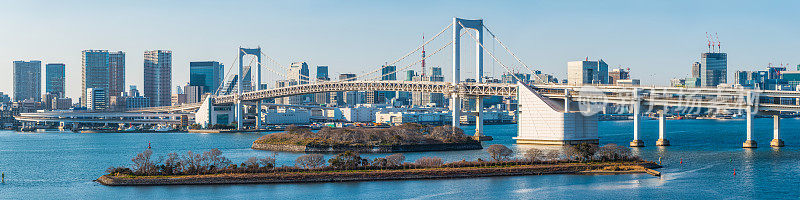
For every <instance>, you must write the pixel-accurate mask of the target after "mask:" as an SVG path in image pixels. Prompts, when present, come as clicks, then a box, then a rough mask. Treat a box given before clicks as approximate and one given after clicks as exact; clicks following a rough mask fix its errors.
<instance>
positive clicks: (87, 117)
mask: <svg viewBox="0 0 800 200" xmlns="http://www.w3.org/2000/svg"><path fill="white" fill-rule="evenodd" d="M182 116H187V117H188V118H189V119H188V120H190V121H192V120H194V119H193V118H194V116H192V115H191V114H190V115H187V114H160V113H159V114H155V113H130V112H88V111H87V112H60V111H46V112H35V113H20V115H19V116H15V117H14V118H15V119H16V120H19V121H22V122H64V123H108V124H123V123H124V124H180V123H181V117H182Z"/></svg>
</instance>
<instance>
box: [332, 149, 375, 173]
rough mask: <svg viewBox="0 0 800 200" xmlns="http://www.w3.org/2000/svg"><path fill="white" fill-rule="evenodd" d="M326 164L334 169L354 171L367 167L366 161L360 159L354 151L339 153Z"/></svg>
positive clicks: (367, 162)
mask: <svg viewBox="0 0 800 200" xmlns="http://www.w3.org/2000/svg"><path fill="white" fill-rule="evenodd" d="M328 163H330V164H331V167H333V168H335V169H355V168H357V167H361V166H367V165H369V161H368V160H367V159H364V158H361V156H360V155H358V153H356V152H354V151H345V152H344V153H340V154H338V155H336V156H334V157H333V158H331V159H330V160H328Z"/></svg>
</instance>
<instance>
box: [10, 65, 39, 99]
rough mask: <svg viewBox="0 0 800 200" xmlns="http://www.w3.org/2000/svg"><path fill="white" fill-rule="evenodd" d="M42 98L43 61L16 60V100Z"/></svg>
mask: <svg viewBox="0 0 800 200" xmlns="http://www.w3.org/2000/svg"><path fill="white" fill-rule="evenodd" d="M41 98H42V61H38V60H31V61H28V62H26V61H14V101H22V100H27V99H31V100H33V101H36V102H39V101H41Z"/></svg>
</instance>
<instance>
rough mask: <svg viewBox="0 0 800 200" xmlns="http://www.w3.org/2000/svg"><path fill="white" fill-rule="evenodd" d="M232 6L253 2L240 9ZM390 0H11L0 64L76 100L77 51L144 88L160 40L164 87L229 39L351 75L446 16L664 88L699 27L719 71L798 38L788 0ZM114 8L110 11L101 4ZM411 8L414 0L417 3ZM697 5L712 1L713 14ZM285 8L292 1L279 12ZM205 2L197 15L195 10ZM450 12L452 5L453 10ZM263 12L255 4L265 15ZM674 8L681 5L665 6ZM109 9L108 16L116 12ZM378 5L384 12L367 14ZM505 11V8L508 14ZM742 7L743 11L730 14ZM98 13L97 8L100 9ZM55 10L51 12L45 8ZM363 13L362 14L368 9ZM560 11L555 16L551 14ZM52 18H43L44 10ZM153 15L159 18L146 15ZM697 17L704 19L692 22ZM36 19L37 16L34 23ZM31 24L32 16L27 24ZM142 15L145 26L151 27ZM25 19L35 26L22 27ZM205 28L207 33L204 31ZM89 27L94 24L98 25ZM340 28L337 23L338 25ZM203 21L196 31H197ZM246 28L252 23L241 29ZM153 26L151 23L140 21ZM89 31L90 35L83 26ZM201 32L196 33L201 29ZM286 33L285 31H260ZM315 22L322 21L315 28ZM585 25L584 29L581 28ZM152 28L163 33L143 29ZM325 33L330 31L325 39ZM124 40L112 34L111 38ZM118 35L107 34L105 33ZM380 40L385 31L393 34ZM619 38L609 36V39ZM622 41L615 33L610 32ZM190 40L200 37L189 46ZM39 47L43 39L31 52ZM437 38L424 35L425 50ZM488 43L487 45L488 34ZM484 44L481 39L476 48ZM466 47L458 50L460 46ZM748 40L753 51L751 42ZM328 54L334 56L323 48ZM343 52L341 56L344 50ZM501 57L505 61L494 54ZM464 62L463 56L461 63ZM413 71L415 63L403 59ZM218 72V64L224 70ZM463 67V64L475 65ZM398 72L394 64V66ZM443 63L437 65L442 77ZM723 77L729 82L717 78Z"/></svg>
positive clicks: (228, 59) (533, 54) (524, 51)
mask: <svg viewBox="0 0 800 200" xmlns="http://www.w3.org/2000/svg"><path fill="white" fill-rule="evenodd" d="M239 4H252V5H253V6H248V7H249V8H241V9H243V10H238V9H240V7H239V6H237V5H239ZM352 4H359V5H360V6H358V9H359V11H363V12H349V11H352V9H356V8H350V7H351V5H352ZM414 4H415V3H410V4H400V3H393V2H344V3H330V2H313V3H312V2H291V3H289V2H247V1H242V2H198V3H196V4H188V3H183V2H166V3H162V4H158V6H156V7H155V8H154V9H152V10H151V11H148V12H139V11H140V10H139V9H141V8H142V7H145V6H152V5H153V4H150V3H147V2H97V3H93V4H91V5H88V6H87V7H86V8H85V9H87V10H88V11H95V12H93V13H92V12H87V13H92V15H103V16H104V17H103V18H98V19H97V20H98V21H99V23H100V24H113V23H102V22H108V21H113V20H127V19H128V18H134V19H137V20H141V21H131V20H127V21H126V22H129V23H130V26H126V27H122V28H120V29H110V28H109V27H111V25H100V26H97V25H94V26H95V28H91V26H89V27H87V24H82V23H79V22H80V20H78V19H80V18H81V17H86V16H87V14H81V13H73V12H61V11H57V10H54V11H53V12H44V13H39V14H38V15H36V16H34V15H31V13H25V11H31V10H32V9H43V10H53V9H55V8H61V7H65V8H73V7H74V6H76V5H82V4H80V3H76V2H38V1H32V2H20V3H16V4H14V5H9V6H4V7H3V8H0V11H2V12H0V13H2V14H0V16H3V17H6V18H12V19H15V20H13V21H12V20H10V21H4V22H0V23H1V24H2V25H4V26H6V27H19V28H20V29H19V30H26V31H25V32H4V33H0V42H3V43H4V44H7V45H6V47H7V48H4V49H2V50H0V51H2V52H0V60H6V63H7V64H4V65H0V67H2V69H6V70H10V69H11V67H12V61H15V60H41V61H42V62H43V63H64V64H65V66H66V74H67V77H66V86H67V88H66V93H67V95H66V96H67V97H70V98H73V100H75V101H77V97H79V96H80V95H79V94H80V92H81V91H80V89H79V88H80V86H79V84H78V83H79V81H80V66H81V63H80V52H81V51H82V50H87V49H113V50H121V51H123V52H126V53H127V54H128V55H127V58H126V65H127V66H126V67H125V70H126V72H125V74H126V77H125V78H126V82H125V84H126V85H137V86H139V87H143V81H142V80H143V77H142V74H143V72H142V70H143V62H142V61H143V60H144V58H143V57H142V56H143V55H142V54H143V52H145V51H147V50H154V49H166V50H172V51H173V52H175V55H174V56H175V57H174V59H173V66H172V74H173V75H174V76H173V80H172V83H171V86H172V87H174V86H181V85H183V84H184V83H186V82H188V81H189V73H188V72H189V62H191V61H206V60H213V61H218V62H220V63H222V64H224V65H225V66H226V68H228V67H230V66H234V65H233V64H234V63H233V60H235V59H234V58H235V56H236V52H234V51H236V48H237V47H239V46H242V47H255V46H261V47H262V48H264V52H265V54H268V55H269V56H270V57H273V58H275V59H276V60H277V61H278V62H280V63H281V64H283V65H284V66H288V65H289V64H290V63H291V62H307V63H309V65H311V66H317V65H327V66H330V69H329V73H330V75H331V76H336V75H337V74H342V73H356V74H359V73H362V72H365V71H371V70H373V69H375V68H376V67H380V65H381V64H384V62H387V61H392V60H394V59H396V58H398V57H400V56H402V55H403V54H405V53H407V52H408V51H410V50H411V49H412V48H414V47H416V46H417V45H418V44H419V43H420V42H421V37H420V34H422V33H423V32H424V33H425V35H428V36H432V35H433V34H434V32H436V31H438V30H440V29H441V28H442V26H444V25H446V23H447V21H448V19H449V18H451V17H452V16H464V17H467V18H483V19H485V20H487V26H489V27H490V28H493V29H497V32H499V33H503V34H502V35H499V37H500V38H501V39H502V40H504V41H507V42H508V43H510V44H514V45H512V46H511V48H512V49H513V50H514V51H515V52H517V54H518V55H519V56H520V57H521V58H522V60H524V61H526V63H527V64H529V65H531V66H533V67H534V68H535V69H537V70H542V71H543V72H544V73H548V74H553V75H555V76H556V77H557V78H559V79H563V78H566V65H567V64H566V63H567V62H569V61H575V60H583V58H584V57H589V59H591V60H599V59H603V60H605V61H606V62H607V63H608V64H609V67H611V68H616V67H619V66H622V67H623V68H627V67H630V68H631V76H632V77H633V78H639V79H642V80H643V81H644V82H643V83H642V84H658V85H668V83H669V80H670V79H672V78H680V77H690V73H691V70H690V69H691V65H692V63H693V62H695V61H697V60H699V59H700V58H699V55H700V53H703V52H705V51H706V46H705V42H706V38H705V36H704V35H703V33H704V32H716V33H719V36H720V41H721V42H722V50H723V52H726V53H728V54H729V55H730V56H729V58H728V72H729V73H728V74H727V75H728V80H733V79H732V76H733V74H732V73H731V72H735V71H738V70H757V69H762V68H764V67H765V66H766V65H767V64H768V63H773V65H779V63H789V68H790V69H794V66H795V65H797V64H798V63H797V62H798V61H797V60H796V59H795V58H794V57H793V56H794V55H792V54H791V53H792V52H793V51H792V47H795V46H798V45H800V41H798V40H797V39H795V38H793V35H796V33H798V32H800V31H799V30H798V28H797V27H794V26H789V25H791V24H792V20H791V19H792V17H791V12H790V11H791V10H790V8H792V7H796V6H792V5H796V4H797V3H796V2H767V3H758V4H754V3H747V2H730V3H729V2H728V1H726V4H724V5H721V4H719V3H715V2H688V1H679V2H656V3H638V2H603V3H596V2H568V3H556V2H524V3H521V5H511V4H507V5H499V4H488V3H481V2H463V3H462V4H461V5H455V7H456V8H458V9H451V7H450V6H451V5H450V4H449V3H445V2H433V3H425V2H417V3H416V4H418V5H425V7H422V6H412V5H414ZM110 7H114V8H118V9H116V10H114V9H111V10H109V9H108V8H110ZM419 7H422V8H419ZM707 7H715V8H719V9H717V10H718V11H712V12H693V11H705V8H707ZM289 8H292V9H289ZM581 8H586V9H588V8H591V9H596V10H608V11H614V12H616V13H606V14H604V15H600V16H598V15H595V14H592V12H568V13H561V12H563V10H566V9H577V10H580V9H581ZM294 9H303V10H308V11H309V15H308V16H299V17H297V18H292V19H285V18H281V19H285V20H276V21H267V20H270V19H272V18H274V17H275V16H282V15H286V14H288V13H287V12H289V11H287V10H294ZM412 9H413V10H420V9H421V10H422V13H424V14H419V15H408V16H405V15H404V16H403V17H392V15H391V14H392V13H401V12H407V11H409V10H412ZM210 10H214V11H215V12H214V13H232V12H235V11H236V12H238V13H234V14H231V15H230V16H228V15H225V16H223V15H208V14H203V12H200V11H210ZM452 10H459V11H452ZM265 11H266V12H265ZM674 11H680V12H674ZM117 13H119V14H117ZM376 13H388V14H386V15H373V14H376ZM509 13H514V14H509ZM741 13H746V14H744V15H741ZM334 14H335V15H336V16H338V17H339V19H340V20H337V21H335V22H331V21H326V20H319V19H321V18H320V16H325V15H334ZM105 15H108V16H105ZM54 16H58V17H54ZM367 16H370V17H367ZM552 16H559V17H552ZM45 18H47V19H53V20H52V21H44V20H43V19H45ZM186 18H197V20H192V22H191V23H179V22H181V21H182V20H183V19H186ZM241 18H248V19H250V18H253V19H256V20H254V21H256V22H258V21H263V22H262V23H263V24H270V25H271V26H270V28H264V27H259V26H255V27H253V26H252V25H248V24H247V23H244V22H236V23H229V22H231V21H236V20H238V19H241ZM154 19H160V21H155V22H152V20H154ZM700 19H708V20H700ZM39 21H43V22H39ZM33 22H39V23H33ZM151 22H152V26H154V27H155V28H148V27H150V25H151ZM29 24H37V26H31V25H29ZM207 26H214V27H215V28H214V29H213V30H209V29H206V28H205V27H207ZM42 27H48V28H52V29H56V30H59V35H53V34H52V32H48V31H44V30H46V29H43V28H42ZM98 27H99V28H103V29H102V30H99V29H98ZM344 27H346V28H344ZM201 28H202V29H201ZM248 28H252V30H249V29H248ZM156 29H157V30H159V31H158V32H154V31H149V30H156ZM90 30H94V32H92V31H90ZM201 30H202V31H201ZM271 30H293V31H271ZM319 30H325V31H327V32H325V34H322V32H320V31H319ZM582 30H592V31H582ZM762 30H770V36H769V37H763V36H761V37H758V35H759V34H761V33H763V32H762ZM154 36H163V37H154ZM330 36H336V37H330ZM120 37H124V38H126V40H124V41H122V40H119V39H118V38H120ZM115 38H117V39H115ZM384 38H395V39H393V40H392V41H388V40H385V39H384ZM614 38H618V39H614ZM619 38H625V40H622V39H619ZM197 41H203V42H201V43H198V42H197ZM45 45H47V46H48V47H49V48H46V49H42V48H41V47H42V46H45ZM437 45H440V44H431V45H429V46H428V47H429V48H430V49H434V48H436V47H438V46H437ZM487 45H489V44H488V43H487ZM487 47H488V48H492V46H491V45H489V46H487ZM465 48H466V49H465V51H464V52H467V53H469V52H470V51H469V48H473V47H465ZM752 49H764V50H763V51H752ZM332 52H333V53H332ZM344 52H346V53H344ZM446 53H447V50H445V51H443V52H442V54H446ZM501 59H502V60H503V62H505V63H506V64H512V63H513V60H511V59H510V57H508V56H501ZM485 61H486V64H485V66H486V68H487V69H486V72H487V73H489V74H492V73H493V75H494V76H495V77H498V76H499V74H500V73H499V72H502V71H503V70H502V68H500V66H499V65H494V68H492V64H491V62H490V60H489V59H486V60H485ZM470 62H471V60H463V61H462V65H464V66H470V65H471V64H470ZM449 63H450V61H448V59H447V58H444V57H441V56H440V57H433V58H430V59H428V60H427V64H428V65H429V66H440V67H443V68H448V67H447V66H449ZM414 69H415V70H419V69H416V67H415V68H414ZM227 70H228V69H226V71H227ZM470 70H472V69H471V68H465V69H464V73H474V72H473V71H470ZM401 73H402V72H401ZM449 73H450V72H449V70H444V74H445V77H446V78H449V77H450V76H449V75H448V74H449ZM278 77H279V76H278V75H275V74H271V73H268V72H266V73H265V78H264V81H263V82H265V83H274V80H276V79H277V78H278ZM728 82H729V83H731V82H732V81H728ZM12 85H13V84H12V81H11V80H10V79H9V80H7V83H5V84H3V86H2V87H0V91H4V92H5V93H12V91H13V89H12V87H11V86H12Z"/></svg>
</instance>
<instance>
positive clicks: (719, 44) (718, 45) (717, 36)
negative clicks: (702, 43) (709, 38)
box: [714, 33, 722, 53]
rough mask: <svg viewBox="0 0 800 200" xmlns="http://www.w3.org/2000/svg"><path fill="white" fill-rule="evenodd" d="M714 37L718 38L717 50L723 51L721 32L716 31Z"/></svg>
mask: <svg viewBox="0 0 800 200" xmlns="http://www.w3.org/2000/svg"><path fill="white" fill-rule="evenodd" d="M714 37H716V38H717V52H718V53H722V43H720V42H719V34H717V33H714Z"/></svg>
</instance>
